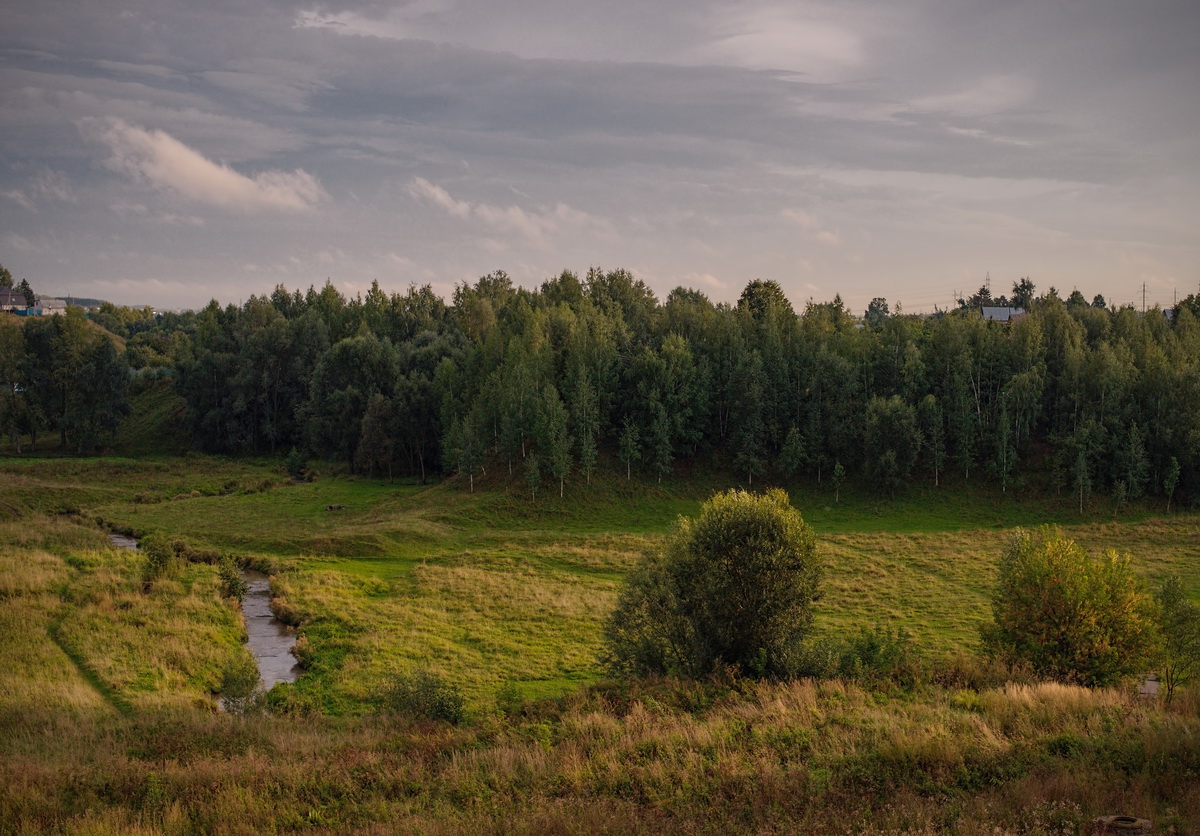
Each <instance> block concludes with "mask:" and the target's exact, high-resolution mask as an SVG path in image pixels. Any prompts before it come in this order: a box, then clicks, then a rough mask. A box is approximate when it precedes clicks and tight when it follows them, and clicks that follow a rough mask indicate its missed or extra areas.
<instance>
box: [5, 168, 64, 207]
mask: <svg viewBox="0 0 1200 836" xmlns="http://www.w3.org/2000/svg"><path fill="white" fill-rule="evenodd" d="M0 197H6V198H8V199H9V200H11V201H13V202H14V203H17V204H19V205H20V206H21V207H23V208H24V209H27V210H28V211H30V212H36V211H37V204H38V203H39V201H46V200H61V201H63V202H64V203H73V204H75V203H79V199H78V198H77V197H76V196H75V190H74V189H72V188H71V181H70V180H68V179H67V175H65V174H63V173H62V172H61V171H54V170H53V169H49V168H46V169H42V170H41V171H40V172H38V174H37V176H35V177H34V178H33V179H32V180H31V181H30V182H29V183H28V184H27V185H26V187H25V188H23V189H8V190H6V191H3V192H0Z"/></svg>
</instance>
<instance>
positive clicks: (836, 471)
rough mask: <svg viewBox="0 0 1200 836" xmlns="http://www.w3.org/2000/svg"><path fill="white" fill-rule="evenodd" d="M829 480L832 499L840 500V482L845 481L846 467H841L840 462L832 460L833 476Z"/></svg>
mask: <svg viewBox="0 0 1200 836" xmlns="http://www.w3.org/2000/svg"><path fill="white" fill-rule="evenodd" d="M830 481H831V482H833V501H834V502H841V499H842V484H843V483H844V482H845V481H846V468H844V467H842V463H841V462H834V464H833V476H832V477H831V478H830Z"/></svg>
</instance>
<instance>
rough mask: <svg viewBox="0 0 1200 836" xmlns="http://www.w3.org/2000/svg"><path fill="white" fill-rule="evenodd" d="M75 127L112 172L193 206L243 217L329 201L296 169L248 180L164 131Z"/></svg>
mask: <svg viewBox="0 0 1200 836" xmlns="http://www.w3.org/2000/svg"><path fill="white" fill-rule="evenodd" d="M79 124H80V129H81V131H82V132H83V134H84V136H85V137H88V138H90V139H92V140H95V141H97V142H99V143H101V144H104V145H106V146H108V150H109V152H110V156H109V158H108V159H107V160H106V161H105V164H106V165H107V166H108V167H109V168H111V169H112V170H114V171H117V172H119V173H121V174H125V175H127V176H129V177H131V178H133V179H135V180H137V181H139V182H143V183H146V184H148V185H150V186H153V187H154V188H156V189H161V190H163V191H168V192H172V193H175V194H178V195H180V196H181V197H184V198H187V199H188V200H193V201H196V202H198V203H204V204H208V205H210V206H217V207H220V208H222V209H233V210H238V211H245V212H255V211H264V210H265V211H292V212H296V211H304V210H307V209H311V208H312V207H314V206H315V205H316V204H318V203H320V202H321V201H322V200H324V199H325V198H326V197H328V195H327V194H326V192H325V189H324V188H323V187H322V186H321V183H320V182H319V181H318V180H317V178H315V177H313V176H312V175H311V174H309V173H308V172H306V171H303V170H301V169H297V170H295V171H263V172H260V173H258V174H255V175H253V176H247V175H245V174H241V173H240V172H237V171H235V170H233V169H232V168H230V167H229V166H227V165H223V164H221V163H216V162H213V161H212V160H210V159H208V158H207V157H205V156H204V155H203V154H201V153H200V152H198V151H196V150H195V149H193V148H189V147H188V146H187V145H185V144H184V143H182V142H180V141H179V140H178V139H176V138H175V137H173V136H171V135H170V134H168V133H166V132H164V131H157V130H146V129H144V128H140V127H138V126H136V125H131V124H129V123H127V122H125V121H124V120H121V119H114V118H108V119H99V118H88V119H83V120H81V121H80V123H79Z"/></svg>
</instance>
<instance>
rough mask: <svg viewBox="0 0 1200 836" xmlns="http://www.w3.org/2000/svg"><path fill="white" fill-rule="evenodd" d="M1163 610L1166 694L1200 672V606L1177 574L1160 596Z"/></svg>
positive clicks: (1172, 693) (1169, 696)
mask: <svg viewBox="0 0 1200 836" xmlns="http://www.w3.org/2000/svg"><path fill="white" fill-rule="evenodd" d="M1157 598H1158V605H1159V608H1160V613H1161V616H1160V618H1161V620H1160V622H1159V623H1160V626H1161V630H1162V656H1161V658H1160V661H1159V666H1160V669H1161V672H1162V682H1163V685H1164V686H1165V687H1166V692H1167V693H1166V697H1167V700H1168V701H1170V700H1171V699H1173V698H1174V696H1175V691H1176V690H1177V689H1178V688H1179V687H1180V686H1182V685H1187V684H1188V683H1189V682H1191V681H1192V680H1193V679H1194V677H1195V676H1196V674H1197V673H1200V606H1197V605H1196V604H1195V603H1194V602H1192V601H1190V600H1188V597H1187V595H1186V593H1185V592H1184V589H1183V583H1182V582H1181V581H1180V580H1179V578H1178V577H1177V576H1174V575H1173V576H1171V577H1169V578H1167V579H1166V581H1164V582H1163V585H1162V587H1161V588H1160V590H1159V592H1158V595H1157Z"/></svg>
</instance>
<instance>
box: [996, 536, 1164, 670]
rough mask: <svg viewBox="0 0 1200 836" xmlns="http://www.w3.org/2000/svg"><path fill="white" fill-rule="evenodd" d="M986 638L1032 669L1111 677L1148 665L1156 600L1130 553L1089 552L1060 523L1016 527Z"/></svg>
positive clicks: (1002, 654)
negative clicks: (1064, 532) (1060, 528)
mask: <svg viewBox="0 0 1200 836" xmlns="http://www.w3.org/2000/svg"><path fill="white" fill-rule="evenodd" d="M992 612H993V615H994V617H995V621H994V622H993V623H991V624H988V625H985V626H984V628H983V629H982V636H983V640H984V646H985V648H986V649H987V650H989V651H990V652H992V653H994V654H996V655H998V656H999V657H1001V658H1003V659H1005V660H1007V661H1013V662H1024V663H1027V664H1029V665H1030V666H1031V667H1032V668H1033V669H1034V671H1036V672H1037V673H1039V674H1041V675H1043V676H1051V677H1054V678H1056V679H1063V680H1067V681H1071V682H1078V683H1080V684H1083V685H1108V684H1111V683H1113V682H1115V681H1116V680H1118V679H1120V678H1121V677H1123V676H1128V675H1130V674H1134V673H1139V672H1141V671H1142V670H1144V668H1145V666H1146V665H1147V664H1148V663H1149V661H1150V659H1151V658H1152V655H1153V653H1154V651H1155V648H1156V643H1157V640H1158V636H1157V630H1156V625H1155V605H1154V601H1153V599H1152V598H1151V597H1150V596H1149V595H1148V594H1147V592H1146V590H1145V587H1144V585H1143V583H1142V581H1141V579H1140V578H1139V577H1138V576H1137V575H1135V574H1134V573H1133V570H1132V569H1130V567H1129V559H1128V558H1127V557H1124V556H1121V555H1118V554H1117V553H1116V552H1114V551H1109V552H1107V553H1106V554H1105V555H1103V556H1101V557H1092V556H1091V555H1089V554H1088V553H1087V552H1085V551H1084V550H1083V549H1082V548H1081V547H1080V546H1079V545H1078V544H1076V543H1075V541H1073V540H1068V539H1066V538H1064V537H1063V536H1062V534H1061V533H1059V532H1058V531H1057V530H1051V529H1048V528H1047V529H1043V530H1042V531H1041V532H1040V534H1038V535H1037V536H1035V535H1033V534H1030V533H1029V532H1027V531H1023V530H1020V529H1018V530H1017V531H1016V532H1015V533H1014V535H1013V538H1012V540H1011V541H1010V543H1009V545H1008V548H1007V549H1006V550H1005V553H1004V557H1003V558H1002V559H1001V561H1000V575H999V578H998V581H997V585H996V590H995V592H994V593H993V595H992Z"/></svg>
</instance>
